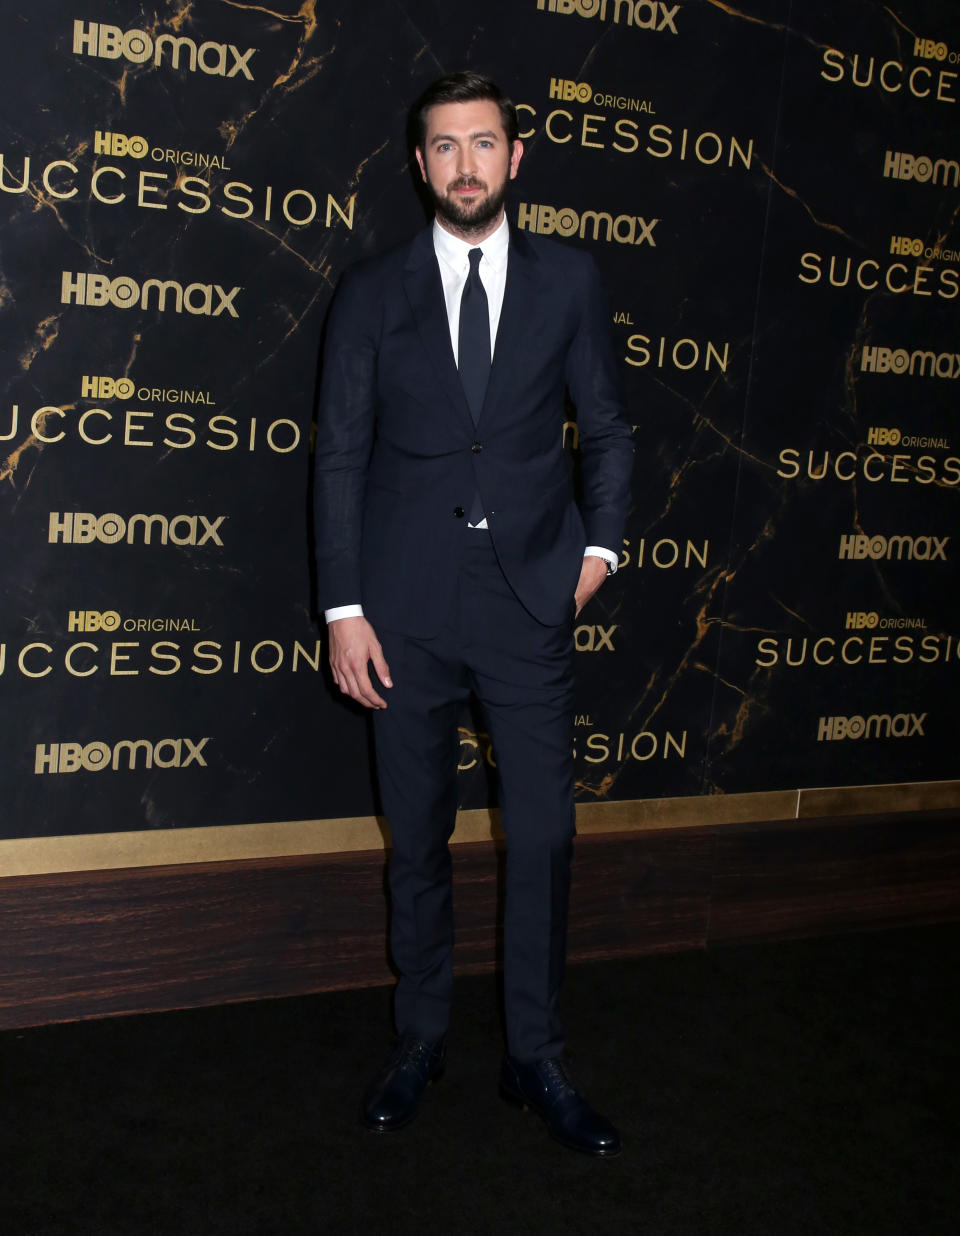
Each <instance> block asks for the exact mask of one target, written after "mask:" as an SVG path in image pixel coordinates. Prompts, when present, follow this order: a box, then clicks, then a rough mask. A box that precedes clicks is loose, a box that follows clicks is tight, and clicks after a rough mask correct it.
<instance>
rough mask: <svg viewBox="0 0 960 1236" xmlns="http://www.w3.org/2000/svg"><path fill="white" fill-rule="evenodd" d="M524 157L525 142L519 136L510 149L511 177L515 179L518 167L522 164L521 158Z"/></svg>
mask: <svg viewBox="0 0 960 1236" xmlns="http://www.w3.org/2000/svg"><path fill="white" fill-rule="evenodd" d="M522 158H523V142H521V141H520V139H519V137H518V138H517V140H516V141H515V142H514V143H513V149H512V150H511V151H510V179H511V180H513V179H514V178H515V177H516V174H517V168H518V167H519V166H520V160H521V159H522Z"/></svg>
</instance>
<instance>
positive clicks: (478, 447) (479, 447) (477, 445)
mask: <svg viewBox="0 0 960 1236" xmlns="http://www.w3.org/2000/svg"><path fill="white" fill-rule="evenodd" d="M470 449H471V451H473V453H474V455H479V454H480V452H481V451H482V450H483V445H482V444H481V443H480V442H474V444H473V446H471V447H470Z"/></svg>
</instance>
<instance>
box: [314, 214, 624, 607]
mask: <svg viewBox="0 0 960 1236" xmlns="http://www.w3.org/2000/svg"><path fill="white" fill-rule="evenodd" d="M477 248H480V249H482V250H483V257H481V259H480V265H479V267H478V271H479V274H480V282H481V283H482V284H483V290H484V291H485V292H486V294H487V309H488V311H489V313H490V358H491V361H492V359H493V356H494V352H495V350H496V346H497V327H498V326H499V325H500V310H501V309H502V308H503V292H504V289H505V288H506V286H507V257H508V254H509V250H510V229H509V227H508V225H507V217H506V215H504V216H503V218H502V219H501V221H500V226H499V227H498V228H497V230H496V231H495V232H491V234H490V235H489V236H488V237H487V238H486V240H484V241H481V243H480V245H479V246H478V245H476V244H474V243H473V242H472V241H468V240H461V239H460V237H459V236H454V235H453V234H452V233H451V232H448V231H447V230H446V228H443V227H441V226H440V224H439V223H438V222H437V221H436V219H435V220H434V222H433V249H434V252H435V253H436V255H437V265H438V266H439V267H440V281H441V283H442V284H443V299H444V302H445V304H446V308H447V326H448V327H449V330H450V343H451V346H452V347H453V359H454V361H456V362H458V363H459V359H460V358H459V356H458V352H459V345H460V298H461V297H462V296H463V288H464V284H465V283H466V282H467V275H469V273H470V258H469V253H470V250H471V249H477ZM558 429H559V427H558ZM486 526H487V521H486V520H485V519H484V520H481V522H480V523H479V524H476V525H474V524H471V525H470V527H476V528H486ZM588 555H590V556H591V557H597V558H603V559H604V561H605V562H606V563H607V564H608V565H609V566H610V568H611V569H612V570H614V571H615V570H616V569H617V555H616V554H615V553H614V552H613V551H612V550H609V549H603V548H601V547H600V546H598V545H588V546H587V548H586V549H585V550H584V551H583V556H584V557H585V558H586V557H587V556H588ZM323 616H324V618H325V619H326V620H327V622H335V621H336V620H337V619H338V618H362V617H363V606H362V605H337V606H335V607H334V608H333V609H328V610H324V615H323Z"/></svg>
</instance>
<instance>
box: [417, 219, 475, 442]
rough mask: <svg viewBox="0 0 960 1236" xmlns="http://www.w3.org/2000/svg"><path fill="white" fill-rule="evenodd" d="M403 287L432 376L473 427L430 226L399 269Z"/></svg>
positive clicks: (419, 237)
mask: <svg viewBox="0 0 960 1236" xmlns="http://www.w3.org/2000/svg"><path fill="white" fill-rule="evenodd" d="M403 287H404V291H405V293H406V296H407V300H408V301H409V303H410V310H411V312H412V314H413V320H414V322H415V323H416V326H417V331H418V333H419V335H420V339H421V342H422V343H423V346H424V349H425V350H426V353H427V356H428V357H429V359H430V362H431V370H432V374H433V377H434V378H435V380H436V381H438V382H439V384H440V386H441V387H442V388H443V390H444V392H445V393H446V395H447V398H448V399H449V401H450V404H451V405H452V406H453V407H455V408H456V409H457V411H458V413H459V414H460V415H461V416H462V417H463V418H464V419H465V420H466V423H467V425H468V426H469V427H470V428H471V429H473V418H472V417H471V415H470V409H469V407H468V406H467V399H466V396H465V395H464V393H463V386H462V384H461V382H460V374H459V373H458V372H457V366H456V362H455V361H454V359H453V348H452V347H451V344H450V326H449V323H448V322H447V307H446V301H445V300H444V297H443V284H442V283H441V281H440V268H439V266H438V265H437V257H436V254H435V252H434V248H433V230H432V228H430V227H428V228H427V229H426V230H425V231H423V232H420V233H419V235H418V236H416V238H415V239H414V241H413V243H412V245H411V246H410V254H409V256H408V258H407V263H406V265H405V266H404V270H403Z"/></svg>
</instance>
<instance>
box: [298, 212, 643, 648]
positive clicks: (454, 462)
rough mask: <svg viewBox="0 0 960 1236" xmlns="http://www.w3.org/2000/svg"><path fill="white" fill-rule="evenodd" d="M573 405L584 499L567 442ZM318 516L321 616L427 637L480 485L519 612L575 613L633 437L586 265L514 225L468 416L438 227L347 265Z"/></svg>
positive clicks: (550, 618)
mask: <svg viewBox="0 0 960 1236" xmlns="http://www.w3.org/2000/svg"><path fill="white" fill-rule="evenodd" d="M565 386H567V387H569V390H570V394H571V396H572V398H573V401H574V403H575V404H576V406H577V425H578V434H579V449H580V452H581V461H582V496H581V501H580V505H579V507H578V506H577V505H576V504H575V502H574V495H573V486H572V480H571V470H570V466H569V460H568V457H567V456H566V454H565V452H564V450H563V441H562V437H563V433H562V430H563V422H564V387H565ZM315 458H316V485H315V506H314V510H315V519H316V547H317V565H318V600H319V604H320V607H321V609H330V608H332V607H333V606H337V605H348V604H353V603H356V602H360V603H362V604H363V607H364V613H365V614H366V616H367V617H368V618H369V619H370V621H371V622H372V623H373V625H374V628H377V627H380V626H382V627H384V628H386V629H388V630H393V631H397V632H400V633H403V634H407V635H412V636H419V637H423V638H429V637H430V636H432V635H434V634H436V632H437V630H438V629H439V626H440V623H441V622H442V621H443V619H444V617H445V615H446V614H447V612H448V608H449V603H450V601H451V598H452V590H453V587H454V584H455V580H456V564H457V562H458V561H459V556H460V551H461V549H462V545H463V539H464V538H465V537H467V536H473V535H476V534H475V533H473V532H471V531H470V530H469V529H468V527H467V518H466V514H465V512H468V511H469V509H470V505H471V501H472V499H473V496H474V493H475V492H476V491H478V490H479V493H480V496H481V499H482V501H483V509H484V511H485V512H486V515H487V520H488V524H489V528H490V533H491V535H492V537H493V542H494V545H495V548H496V551H497V555H498V557H499V560H500V564H501V567H502V568H503V571H504V574H505V575H506V577H507V579H508V581H509V583H510V585H511V587H512V588H513V590H514V592H515V593H516V595H517V597H518V598H519V600H520V601H521V603H522V604H523V605H524V607H525V608H526V609H527V610H528V611H529V612H530V613H531V614H532V615H533V616H534V618H536V619H537V620H538V621H540V622H542V623H545V624H548V625H557V624H559V623H561V622H563V621H565V620H567V619H569V617H570V615H571V613H572V600H573V593H574V589H575V587H576V583H577V578H578V576H579V572H580V566H581V562H582V555H583V550H584V548H585V547H586V546H587V545H600V546H604V547H606V548H609V549H611V550H613V551H614V552H618V551H619V549H620V545H621V540H622V536H623V523H624V518H625V515H626V510H627V505H628V501H629V492H630V474H631V468H632V463H633V448H632V444H631V431H630V427H629V426H628V425H627V423H626V421H625V419H624V416H623V408H622V404H621V399H620V393H619V383H618V380H617V374H616V362H615V358H614V354H613V346H612V340H611V332H610V318H609V312H608V308H607V302H606V297H605V295H604V293H603V289H602V287H601V285H600V278H599V275H598V273H597V270H596V267H595V265H594V263H593V261H592V259H591V258H590V257H589V256H588V255H586V254H584V253H583V252H581V251H579V250H576V249H570V248H567V247H565V246H563V245H559V244H556V243H554V242H552V241H548V240H544V239H542V238H541V237H538V236H530V235H528V234H526V233H524V232H518V231H516V230H514V229H511V233H510V248H509V256H508V262H507V278H506V287H505V291H504V299H503V308H502V311H501V315H500V323H499V327H498V330H497V338H496V345H495V350H494V357H493V365H492V368H491V372H490V381H489V384H488V387H487V393H486V398H485V401H484V405H483V409H482V411H481V413H480V416H479V419H478V422H477V424H476V425H475V424H474V422H473V418H472V417H471V414H470V409H469V407H468V406H467V401H466V397H465V396H464V393H463V389H462V386H461V384H460V377H459V374H458V373H457V368H456V364H455V362H454V357H453V349H452V347H451V344H450V329H449V326H448V323H447V314H446V307H445V303H444V297H443V288H442V284H441V280H440V269H439V266H438V264H437V259H436V254H435V252H434V247H433V236H432V229H431V228H427V229H426V230H424V231H422V232H420V233H419V234H418V235H417V236H416V237H415V238H414V240H413V241H412V242H411V243H408V244H406V245H403V246H401V247H400V248H398V249H395V250H393V251H392V252H390V253H387V254H385V255H384V256H382V257H379V258H375V259H372V260H370V261H367V262H364V263H361V264H360V265H359V266H357V267H354V268H353V269H352V270H350V271H348V272H347V274H346V275H345V276H344V278H343V280H342V282H341V285H340V288H339V290H338V292H337V295H336V297H335V299H334V304H333V308H332V310H331V316H330V321H329V325H328V330H327V339H326V345H325V350H324V360H323V372H322V377H321V386H320V401H319V412H318V421H317V438H316V456H315Z"/></svg>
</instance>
